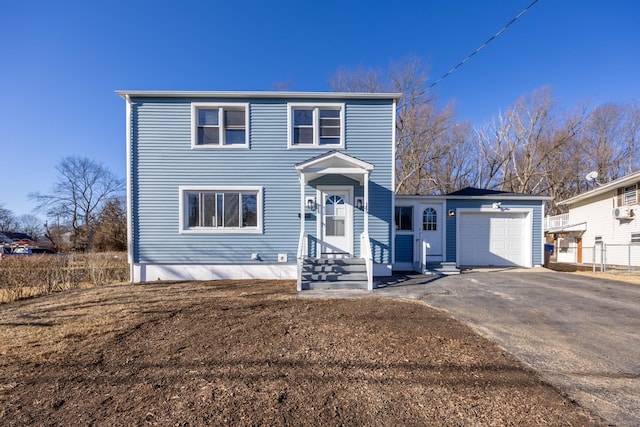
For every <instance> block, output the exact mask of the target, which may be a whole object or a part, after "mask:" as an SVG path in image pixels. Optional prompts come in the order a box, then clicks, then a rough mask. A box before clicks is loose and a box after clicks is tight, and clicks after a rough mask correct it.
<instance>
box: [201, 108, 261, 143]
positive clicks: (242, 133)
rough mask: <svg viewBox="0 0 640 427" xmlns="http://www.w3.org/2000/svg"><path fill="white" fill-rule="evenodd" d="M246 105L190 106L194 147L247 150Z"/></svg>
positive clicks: (247, 112)
mask: <svg viewBox="0 0 640 427" xmlns="http://www.w3.org/2000/svg"><path fill="white" fill-rule="evenodd" d="M248 123H249V107H248V105H247V104H235V103H234V104H211V103H193V104H191V146H192V147H194V148H195V147H198V148H199V147H203V148H205V147H206V148H248V147H249V126H248Z"/></svg>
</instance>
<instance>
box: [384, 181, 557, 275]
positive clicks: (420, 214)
mask: <svg viewBox="0 0 640 427" xmlns="http://www.w3.org/2000/svg"><path fill="white" fill-rule="evenodd" d="M548 200H551V198H550V197H547V196H537V195H530V194H518V193H511V192H505V191H498V190H486V189H479V188H471V187H467V188H463V189H462V190H459V191H455V192H452V193H449V194H445V195H442V196H418V195H396V197H395V233H394V250H393V252H394V269H396V270H398V271H407V270H415V271H424V270H425V267H429V265H431V267H433V266H434V265H437V264H438V263H447V264H448V263H453V262H455V264H456V266H457V267H458V268H464V267H533V266H538V265H542V264H543V261H544V251H543V248H544V242H543V237H544V233H543V227H542V221H543V214H544V204H545V201H548ZM433 268H437V267H433ZM427 269H428V268H427Z"/></svg>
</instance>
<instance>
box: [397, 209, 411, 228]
mask: <svg viewBox="0 0 640 427" xmlns="http://www.w3.org/2000/svg"><path fill="white" fill-rule="evenodd" d="M395 220H396V230H397V231H412V230H413V207H411V206H396V215H395Z"/></svg>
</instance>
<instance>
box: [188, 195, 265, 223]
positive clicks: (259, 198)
mask: <svg viewBox="0 0 640 427" xmlns="http://www.w3.org/2000/svg"><path fill="white" fill-rule="evenodd" d="M263 189H264V188H263V187H260V186H236V185H228V186H219V185H215V186H210V185H181V186H180V187H178V192H179V196H178V198H179V209H180V213H179V232H180V234H263V229H262V224H263V216H264V207H263ZM197 193H238V194H255V195H256V215H257V218H256V225H255V226H249V227H242V226H238V227H226V226H215V225H214V226H209V227H200V226H196V227H190V226H189V195H190V194H197ZM240 212H242V197H241V196H240V203H239V215H240ZM239 218H241V217H239ZM238 223H239V224H241V222H240V220H239V221H238Z"/></svg>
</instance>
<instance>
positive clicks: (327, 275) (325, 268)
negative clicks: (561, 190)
mask: <svg viewBox="0 0 640 427" xmlns="http://www.w3.org/2000/svg"><path fill="white" fill-rule="evenodd" d="M302 289H367V267H366V264H365V262H364V260H363V259H360V258H320V259H307V260H305V262H304V263H303V265H302Z"/></svg>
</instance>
